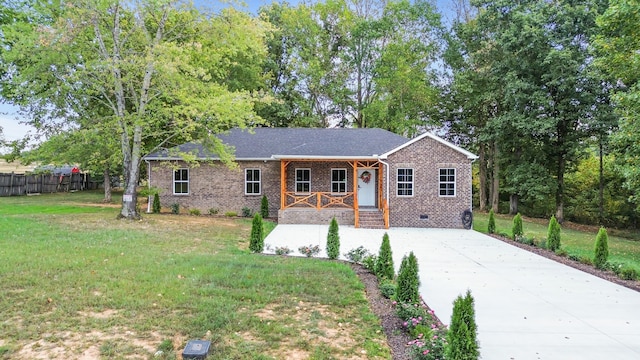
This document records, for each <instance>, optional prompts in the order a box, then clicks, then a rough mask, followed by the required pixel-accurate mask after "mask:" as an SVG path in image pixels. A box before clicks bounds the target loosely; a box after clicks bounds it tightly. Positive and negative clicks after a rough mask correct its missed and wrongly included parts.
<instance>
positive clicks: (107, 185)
mask: <svg viewBox="0 0 640 360" xmlns="http://www.w3.org/2000/svg"><path fill="white" fill-rule="evenodd" d="M102 182H103V184H104V200H103V201H104V202H106V203H110V202H111V176H109V168H106V169H104V171H103V172H102Z"/></svg>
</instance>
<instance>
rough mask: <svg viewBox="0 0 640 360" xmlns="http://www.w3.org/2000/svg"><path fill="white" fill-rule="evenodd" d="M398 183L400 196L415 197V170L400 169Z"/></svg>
mask: <svg viewBox="0 0 640 360" xmlns="http://www.w3.org/2000/svg"><path fill="white" fill-rule="evenodd" d="M396 182H397V186H398V190H397V195H398V196H413V169H411V168H399V169H398V176H397V181H396Z"/></svg>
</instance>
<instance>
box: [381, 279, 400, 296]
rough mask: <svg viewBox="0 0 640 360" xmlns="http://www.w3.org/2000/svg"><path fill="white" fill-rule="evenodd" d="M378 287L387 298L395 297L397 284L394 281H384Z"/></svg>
mask: <svg viewBox="0 0 640 360" xmlns="http://www.w3.org/2000/svg"><path fill="white" fill-rule="evenodd" d="M378 287H379V289H380V293H381V294H382V296H384V297H386V298H387V299H391V298H393V296H394V295H395V294H396V284H395V283H393V282H392V281H382V282H381V283H380V285H379V286H378Z"/></svg>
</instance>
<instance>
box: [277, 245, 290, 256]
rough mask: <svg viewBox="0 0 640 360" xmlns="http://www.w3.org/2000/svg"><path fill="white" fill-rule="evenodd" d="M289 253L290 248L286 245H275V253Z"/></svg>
mask: <svg viewBox="0 0 640 360" xmlns="http://www.w3.org/2000/svg"><path fill="white" fill-rule="evenodd" d="M289 254H291V249H289V248H288V247H286V246H283V247H279V246H278V247H276V255H289Z"/></svg>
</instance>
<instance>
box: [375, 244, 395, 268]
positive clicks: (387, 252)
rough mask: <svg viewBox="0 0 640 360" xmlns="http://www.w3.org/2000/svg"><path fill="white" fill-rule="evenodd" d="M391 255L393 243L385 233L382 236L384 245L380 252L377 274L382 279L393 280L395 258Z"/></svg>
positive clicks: (381, 246)
mask: <svg viewBox="0 0 640 360" xmlns="http://www.w3.org/2000/svg"><path fill="white" fill-rule="evenodd" d="M392 255H393V254H392V253H391V243H390V242H389V234H387V233H384V235H383V236H382V244H381V245H380V251H379V252H378V261H377V262H376V271H375V274H376V276H378V278H380V279H389V280H393V278H394V277H395V271H394V270H393V257H392Z"/></svg>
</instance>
